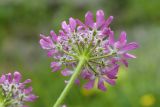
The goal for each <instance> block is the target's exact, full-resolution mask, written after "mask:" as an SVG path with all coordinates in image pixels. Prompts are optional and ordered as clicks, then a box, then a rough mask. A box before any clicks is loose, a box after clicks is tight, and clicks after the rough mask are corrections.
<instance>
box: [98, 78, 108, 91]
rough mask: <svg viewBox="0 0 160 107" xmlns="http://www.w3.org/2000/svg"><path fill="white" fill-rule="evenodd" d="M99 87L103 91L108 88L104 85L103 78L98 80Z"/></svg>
mask: <svg viewBox="0 0 160 107" xmlns="http://www.w3.org/2000/svg"><path fill="white" fill-rule="evenodd" d="M98 89H100V90H102V91H106V90H107V88H106V87H105V85H104V81H103V80H102V79H101V78H100V79H99V80H98Z"/></svg>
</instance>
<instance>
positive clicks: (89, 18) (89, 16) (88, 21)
mask: <svg viewBox="0 0 160 107" xmlns="http://www.w3.org/2000/svg"><path fill="white" fill-rule="evenodd" d="M85 24H86V25H87V26H89V27H91V28H93V27H94V21H93V14H92V13H91V12H90V11H88V12H87V13H86V15H85Z"/></svg>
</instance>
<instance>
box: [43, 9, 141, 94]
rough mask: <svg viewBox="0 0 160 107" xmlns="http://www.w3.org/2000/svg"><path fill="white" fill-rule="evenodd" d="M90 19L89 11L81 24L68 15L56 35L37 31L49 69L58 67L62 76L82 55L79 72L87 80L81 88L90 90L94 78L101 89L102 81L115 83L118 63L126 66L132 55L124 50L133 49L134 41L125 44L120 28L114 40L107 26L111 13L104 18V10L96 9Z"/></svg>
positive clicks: (69, 72) (68, 72) (72, 68)
mask: <svg viewBox="0 0 160 107" xmlns="http://www.w3.org/2000/svg"><path fill="white" fill-rule="evenodd" d="M93 18H94V16H93V14H92V13H91V12H90V11H89V12H87V13H86V15H85V23H83V22H81V21H80V20H79V19H74V18H72V17H71V18H69V23H68V24H67V22H66V21H63V22H62V29H61V30H59V33H58V34H56V33H55V32H54V31H53V30H52V31H51V32H50V35H49V36H45V35H43V34H40V37H41V39H40V45H41V47H42V48H43V49H44V50H46V51H47V54H48V56H49V57H52V58H53V60H54V62H52V63H51V68H52V71H53V72H55V71H59V70H61V73H62V75H63V76H71V75H72V74H73V73H74V68H75V67H76V65H77V64H78V62H79V61H80V60H81V58H82V56H83V57H85V58H86V61H85V64H84V65H83V68H82V71H81V74H80V76H81V77H82V78H83V79H86V80H88V82H87V83H86V84H85V85H84V87H85V88H87V89H91V88H92V87H93V86H94V85H95V81H96V80H98V84H97V87H98V88H99V89H100V90H103V91H105V90H106V87H105V82H107V83H109V84H111V85H114V84H115V80H116V78H117V73H118V69H119V65H120V63H119V62H122V63H123V64H124V65H125V66H128V63H127V60H128V59H131V58H135V56H134V55H132V54H129V53H128V51H130V50H133V49H136V48H137V47H138V44H137V43H135V42H131V43H127V39H126V33H125V32H124V31H123V32H121V34H120V36H119V39H118V40H117V41H115V40H114V32H113V31H112V29H111V28H110V27H109V25H110V23H111V22H112V20H113V16H110V17H109V18H108V19H105V15H104V12H103V11H102V10H98V11H97V13H96V21H94V20H93Z"/></svg>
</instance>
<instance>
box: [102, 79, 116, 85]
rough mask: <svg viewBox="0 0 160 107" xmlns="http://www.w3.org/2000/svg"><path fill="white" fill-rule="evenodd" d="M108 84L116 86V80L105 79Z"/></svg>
mask: <svg viewBox="0 0 160 107" xmlns="http://www.w3.org/2000/svg"><path fill="white" fill-rule="evenodd" d="M103 79H104V80H105V81H106V82H107V83H109V84H110V85H115V83H116V82H115V80H114V79H108V78H103Z"/></svg>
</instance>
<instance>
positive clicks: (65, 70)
mask: <svg viewBox="0 0 160 107" xmlns="http://www.w3.org/2000/svg"><path fill="white" fill-rule="evenodd" d="M61 74H62V75H63V76H70V75H72V74H73V72H72V71H70V70H69V69H64V70H62V71H61Z"/></svg>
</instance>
